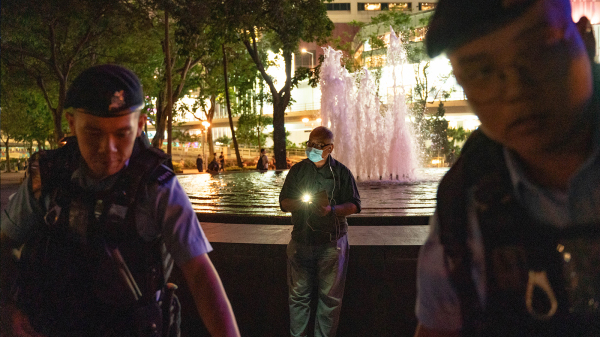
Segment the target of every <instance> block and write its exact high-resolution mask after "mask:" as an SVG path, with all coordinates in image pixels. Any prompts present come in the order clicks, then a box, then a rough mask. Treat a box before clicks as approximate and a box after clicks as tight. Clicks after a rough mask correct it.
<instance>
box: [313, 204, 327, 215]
mask: <svg viewBox="0 0 600 337" xmlns="http://www.w3.org/2000/svg"><path fill="white" fill-rule="evenodd" d="M313 205H314V207H313V210H314V212H315V214H317V215H318V216H326V215H328V214H329V212H331V206H329V205H327V206H323V205H321V206H319V205H315V204H313Z"/></svg>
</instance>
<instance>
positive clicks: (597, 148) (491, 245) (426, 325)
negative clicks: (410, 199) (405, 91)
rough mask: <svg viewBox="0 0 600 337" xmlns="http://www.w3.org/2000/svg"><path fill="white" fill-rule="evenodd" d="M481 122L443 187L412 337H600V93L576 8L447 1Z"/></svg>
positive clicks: (434, 37)
mask: <svg viewBox="0 0 600 337" xmlns="http://www.w3.org/2000/svg"><path fill="white" fill-rule="evenodd" d="M425 43H426V46H427V51H428V53H429V56H431V57H435V56H437V55H439V54H441V53H446V54H447V56H448V57H449V58H450V62H451V65H452V68H453V70H454V74H455V76H456V80H457V81H458V83H459V84H460V85H461V86H462V87H463V89H464V91H465V94H466V95H467V98H468V100H469V103H470V105H471V107H472V108H473V110H474V112H475V113H476V114H477V116H478V117H479V120H480V121H481V127H480V128H479V130H477V131H476V132H474V133H473V135H472V136H471V137H470V138H469V140H468V141H467V143H466V144H465V146H464V149H463V150H462V151H461V155H460V157H459V159H458V160H457V162H456V163H455V164H454V165H453V167H452V168H451V169H450V170H449V172H448V173H447V174H446V176H445V177H444V178H443V180H442V182H441V183H440V186H439V190H438V195H437V210H436V213H435V214H434V216H433V217H432V218H431V231H430V235H429V238H428V239H427V241H426V242H425V244H424V245H423V246H422V248H421V251H420V256H419V262H418V276H417V287H418V295H417V304H416V315H417V318H418V321H419V325H418V327H417V332H416V336H458V335H462V336H600V82H598V80H599V78H598V69H597V65H596V64H593V63H592V62H591V59H590V58H591V57H593V54H594V53H591V54H588V52H587V51H586V48H585V44H584V43H583V41H582V38H581V36H580V34H579V32H578V30H577V27H576V26H575V24H574V23H573V21H572V16H571V5H570V1H569V0H488V1H476V0H440V1H439V3H438V6H437V9H436V13H435V14H434V16H433V18H432V20H431V23H430V26H429V30H428V33H427V36H426V42H425Z"/></svg>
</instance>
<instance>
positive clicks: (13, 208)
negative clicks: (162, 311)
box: [1, 169, 212, 266]
mask: <svg viewBox="0 0 600 337" xmlns="http://www.w3.org/2000/svg"><path fill="white" fill-rule="evenodd" d="M118 175H119V173H117V174H115V175H113V176H110V177H107V178H105V179H103V180H101V181H96V180H93V179H90V178H88V177H87V176H86V175H85V174H83V173H82V170H81V169H78V170H76V171H75V172H74V173H73V175H72V180H74V181H76V182H77V183H78V184H79V185H80V186H82V187H83V188H84V189H85V190H89V191H92V192H95V191H98V190H104V189H107V188H110V187H111V186H112V184H113V183H114V182H115V181H116V179H117V176H118ZM146 189H147V191H146V193H147V198H146V199H145V200H147V202H145V203H142V202H136V203H135V206H134V207H135V209H134V212H135V219H136V227H137V231H138V234H139V235H140V236H141V237H142V238H144V239H145V240H147V241H150V240H152V239H154V238H157V237H159V236H160V237H161V240H162V243H163V260H164V261H163V263H165V266H166V265H167V264H168V261H170V260H171V258H172V260H173V261H174V262H175V263H176V264H177V265H178V266H181V265H183V264H185V263H186V262H187V261H189V260H191V259H192V258H194V257H196V256H199V255H202V254H205V253H208V252H210V251H212V247H211V245H210V243H209V242H208V240H207V238H206V236H205V234H204V232H203V231H202V228H201V227H200V223H199V222H198V219H197V217H196V213H195V212H194V210H193V208H192V205H191V203H190V201H189V198H188V197H187V194H186V193H185V191H184V190H183V187H182V186H181V185H180V184H179V181H178V180H177V178H176V177H172V178H171V179H169V180H168V181H166V182H164V183H163V184H151V185H149V186H147V187H146ZM49 203H50V199H49V198H46V200H44V205H45V207H46V208H47V207H48V206H49ZM45 214H46V210H44V209H42V207H41V206H40V203H39V202H38V201H37V200H36V199H35V198H34V195H33V191H32V181H31V176H30V177H29V178H28V179H27V180H26V181H25V182H24V183H23V184H22V185H21V186H20V187H19V189H18V191H17V192H16V194H15V195H14V196H13V198H12V199H11V201H10V202H9V203H8V205H7V207H6V209H5V210H4V211H3V212H2V216H1V230H2V233H3V234H6V235H7V236H8V237H10V238H11V239H12V240H14V241H15V242H17V243H18V244H23V243H24V242H26V241H27V239H28V238H29V237H30V236H31V235H32V234H33V233H34V232H35V229H36V228H38V227H39V226H45V223H44V219H43V218H44V215H45Z"/></svg>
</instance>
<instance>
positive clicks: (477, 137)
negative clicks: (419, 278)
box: [437, 131, 600, 336]
mask: <svg viewBox="0 0 600 337" xmlns="http://www.w3.org/2000/svg"><path fill="white" fill-rule="evenodd" d="M437 199H438V200H437V202H438V215H439V224H440V233H441V234H440V235H441V242H442V245H443V247H444V253H445V263H446V267H447V268H448V271H449V276H450V281H451V284H452V285H453V287H454V289H455V290H456V292H457V295H458V297H459V300H460V308H461V313H462V317H463V329H462V335H463V336H600V308H599V305H600V224H576V225H575V226H570V227H568V229H563V230H559V229H557V228H555V227H553V226H550V225H549V224H542V223H539V222H538V221H536V220H535V219H533V218H532V217H530V216H529V215H528V214H527V211H526V210H525V209H524V208H523V207H521V206H520V205H519V204H518V203H517V201H516V200H515V197H514V193H513V190H512V183H511V180H510V175H509V172H508V169H507V167H506V163H505V160H504V154H503V149H502V147H501V146H500V145H499V144H498V143H496V142H494V141H492V140H490V139H489V138H487V137H486V136H485V135H484V134H483V133H481V132H480V131H476V132H474V133H473V135H472V136H471V137H470V138H469V140H468V142H467V144H465V146H464V148H463V152H462V154H461V156H460V158H459V159H458V161H457V162H456V164H455V165H454V166H453V167H452V168H451V169H450V170H449V172H448V173H447V174H446V176H445V177H444V178H443V179H442V182H441V183H440V187H439V190H438V196H437ZM467 200H472V202H473V204H472V205H471V206H472V207H474V208H475V211H476V213H477V221H478V225H479V228H480V230H481V234H482V239H483V245H484V254H485V273H486V274H485V278H486V301H485V304H484V305H483V306H482V305H481V303H480V301H479V297H478V295H477V294H478V293H477V290H476V287H475V283H474V281H473V278H472V273H471V271H472V267H473V261H472V252H471V251H470V250H469V248H468V246H467V238H468V237H469V236H470V229H469V227H468V220H467V207H468V205H467Z"/></svg>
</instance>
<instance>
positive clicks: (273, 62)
mask: <svg viewBox="0 0 600 337" xmlns="http://www.w3.org/2000/svg"><path fill="white" fill-rule="evenodd" d="M267 59H268V61H269V64H270V66H269V67H268V68H267V74H269V75H270V76H271V77H272V78H273V80H274V83H275V88H276V89H277V90H280V89H281V88H283V85H284V84H285V78H286V75H285V60H284V59H283V54H282V53H281V52H280V53H278V54H275V53H273V52H272V51H270V50H269V51H267ZM292 62H293V60H292ZM292 64H293V63H292ZM293 72H294V70H293V67H292V76H294V73H293Z"/></svg>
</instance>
